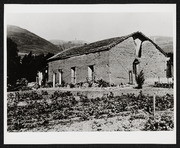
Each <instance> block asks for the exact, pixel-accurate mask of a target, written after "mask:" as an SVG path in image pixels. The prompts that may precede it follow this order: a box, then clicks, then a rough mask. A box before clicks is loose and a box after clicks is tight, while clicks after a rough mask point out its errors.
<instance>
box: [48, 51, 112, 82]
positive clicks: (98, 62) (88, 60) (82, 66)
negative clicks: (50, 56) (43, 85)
mask: <svg viewBox="0 0 180 148" xmlns="http://www.w3.org/2000/svg"><path fill="white" fill-rule="evenodd" d="M108 64H109V52H108V51H103V52H97V53H90V54H87V55H80V56H74V57H71V58H67V59H64V60H56V61H52V62H49V64H48V65H49V76H48V78H49V79H48V81H53V73H56V83H58V81H59V75H58V69H62V71H63V74H62V80H63V81H65V83H71V67H76V83H78V82H85V81H86V79H87V77H88V66H90V65H94V75H95V79H96V80H99V79H103V80H105V81H108V82H109V73H108V72H109V67H108V66H107V65H108Z"/></svg>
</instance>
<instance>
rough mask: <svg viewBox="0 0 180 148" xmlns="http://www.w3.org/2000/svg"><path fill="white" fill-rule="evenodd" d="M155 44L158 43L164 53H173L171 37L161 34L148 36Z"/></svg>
mask: <svg viewBox="0 0 180 148" xmlns="http://www.w3.org/2000/svg"><path fill="white" fill-rule="evenodd" d="M150 38H151V39H152V40H153V41H154V42H155V43H156V44H157V45H159V46H160V47H161V48H162V49H163V50H164V51H165V52H166V53H173V38H172V37H163V36H151V37H150Z"/></svg>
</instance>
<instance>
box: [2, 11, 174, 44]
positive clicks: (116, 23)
mask: <svg viewBox="0 0 180 148" xmlns="http://www.w3.org/2000/svg"><path fill="white" fill-rule="evenodd" d="M6 24H9V25H16V26H19V27H21V28H24V29H27V30H29V31H31V32H33V33H35V34H37V35H39V36H40V37H42V38H45V39H47V40H54V39H56V40H67V41H69V40H83V41H87V42H93V41H98V40H101V39H107V38H111V37H117V36H122V35H128V34H130V33H132V32H135V31H141V32H142V33H144V34H145V35H146V36H170V37H172V36H173V15H172V13H169V12H145V13H144V12H133V13H131V12H117V13H114V12H113V13H99V12H98V13H82V12H80V13H67V12H66V13H63V12H62V13H8V14H7V15H6Z"/></svg>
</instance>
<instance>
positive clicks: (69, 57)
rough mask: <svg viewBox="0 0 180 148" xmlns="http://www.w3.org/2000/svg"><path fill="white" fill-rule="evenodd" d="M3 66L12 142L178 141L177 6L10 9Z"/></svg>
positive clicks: (6, 127) (6, 115) (11, 6)
mask: <svg viewBox="0 0 180 148" xmlns="http://www.w3.org/2000/svg"><path fill="white" fill-rule="evenodd" d="M4 67H5V70H4V137H5V143H7V144H12V143H13V144H16V143H18V144H19V143H23V144H25V143H31V144H33V143H35V144H41V143H45V144H55V143H58V144H60V143H67V144H68V143H69V144H70V143H161V144H175V143H176V5H175V4H138V5H137V4H129V5H123V4H116V5H112V4H106V5H27V4H26V5H22V4H18V5H14V4H5V9H4ZM51 137H52V138H51ZM152 137H153V138H152Z"/></svg>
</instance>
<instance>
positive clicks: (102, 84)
mask: <svg viewBox="0 0 180 148" xmlns="http://www.w3.org/2000/svg"><path fill="white" fill-rule="evenodd" d="M97 83H98V87H109V86H110V84H109V83H108V82H106V81H104V80H103V79H100V80H97Z"/></svg>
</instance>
